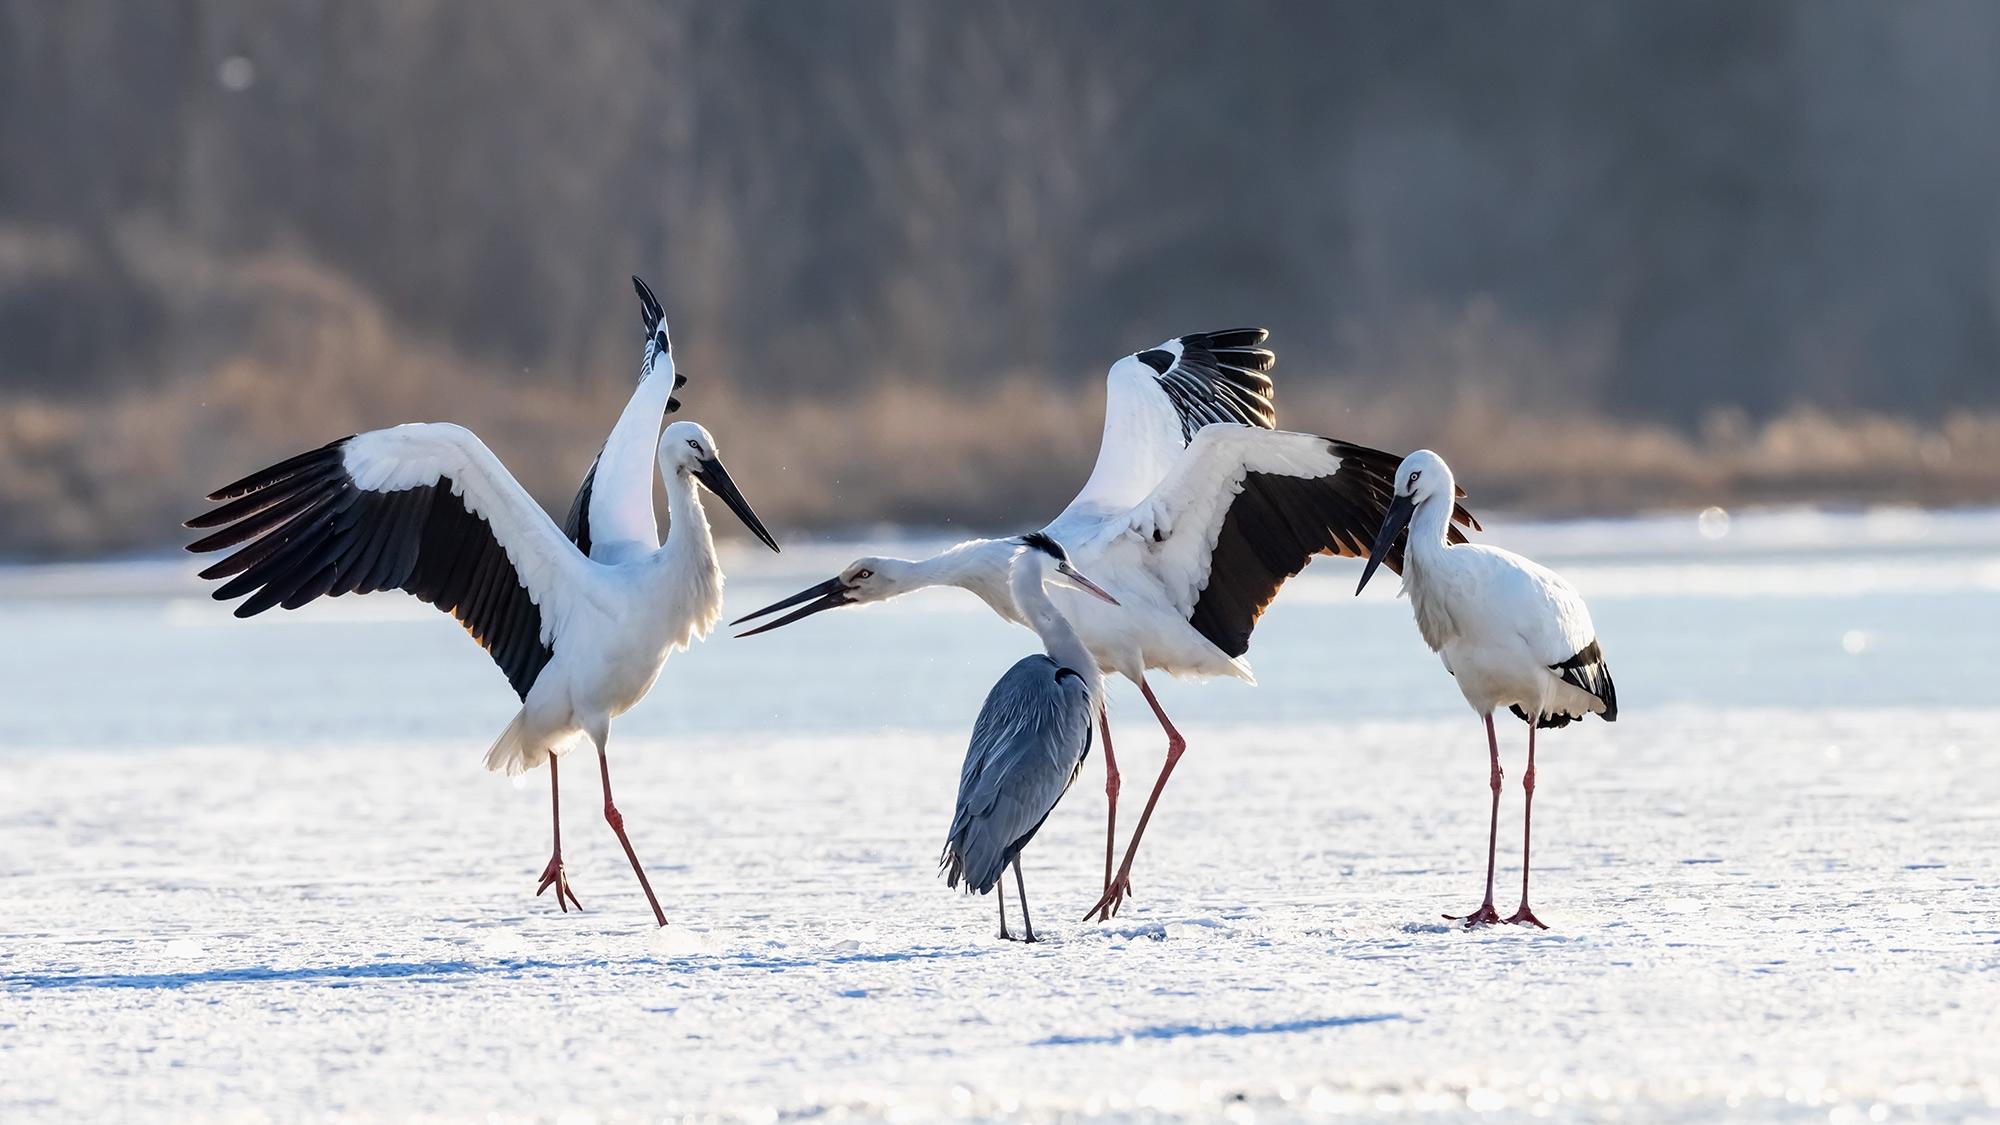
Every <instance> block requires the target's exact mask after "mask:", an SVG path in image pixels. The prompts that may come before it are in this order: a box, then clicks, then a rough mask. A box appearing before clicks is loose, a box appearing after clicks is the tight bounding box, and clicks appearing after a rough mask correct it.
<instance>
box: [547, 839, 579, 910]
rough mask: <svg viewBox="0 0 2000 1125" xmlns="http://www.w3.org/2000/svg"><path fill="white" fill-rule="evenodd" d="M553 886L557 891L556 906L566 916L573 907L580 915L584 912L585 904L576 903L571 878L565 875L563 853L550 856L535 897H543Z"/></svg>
mask: <svg viewBox="0 0 2000 1125" xmlns="http://www.w3.org/2000/svg"><path fill="white" fill-rule="evenodd" d="M551 886H553V887H554V888H555V889H556V905H557V906H560V907H562V911H563V913H564V914H568V913H569V908H570V907H571V906H574V907H576V909H577V911H578V913H581V912H582V911H583V904H582V903H580V902H578V901H576V892H575V891H573V890H570V888H569V876H568V875H566V874H564V873H563V861H562V853H561V852H557V853H556V854H554V855H552V856H550V857H549V865H548V866H547V867H544V868H542V881H541V883H540V885H538V886H536V887H535V897H536V898H540V897H542V892H543V891H546V890H548V889H549V888H550V887H551ZM565 899H567V900H568V901H564V900H565Z"/></svg>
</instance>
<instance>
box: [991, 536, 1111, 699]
mask: <svg viewBox="0 0 2000 1125" xmlns="http://www.w3.org/2000/svg"><path fill="white" fill-rule="evenodd" d="M1049 568H1050V564H1048V563H1044V562H1042V561H1040V560H1038V559H1025V558H1024V559H1021V560H1019V561H1017V562H1015V563H1014V567H1013V574H1012V575H1011V576H1010V578H1009V582H1008V584H1009V586H1010V592H1011V593H1012V594H1013V600H1014V604H1015V605H1017V606H1019V607H1020V611H1021V614H1022V616H1024V617H1026V618H1027V619H1028V628H1030V629H1033V630H1034V631H1035V635H1036V636H1039V637H1040V638H1042V648H1043V649H1044V650H1045V651H1046V652H1047V653H1048V654H1049V657H1050V658H1051V659H1053V660H1054V661H1055V662H1056V663H1057V664H1060V665H1062V666H1063V667H1065V668H1071V669H1074V670H1075V671H1077V672H1080V673H1082V675H1083V677H1084V682H1085V683H1087V684H1089V685H1090V688H1091V692H1092V694H1093V695H1094V694H1096V692H1097V690H1098V687H1097V685H1098V683H1099V677H1098V671H1097V658H1096V657H1094V656H1092V655H1090V650H1089V649H1088V648H1086V647H1084V643H1083V638H1081V637H1079V636H1077V635H1076V627H1075V626H1073V625H1071V624H1070V623H1069V618H1067V617H1064V616H1063V612H1062V610H1060V609H1057V608H1056V603H1055V600H1054V599H1052V598H1050V597H1049V592H1048V590H1047V589H1046V588H1045V587H1044V586H1043V584H1042V579H1043V577H1044V576H1045V575H1046V573H1047V572H1048V570H1049Z"/></svg>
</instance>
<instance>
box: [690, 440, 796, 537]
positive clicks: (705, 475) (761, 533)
mask: <svg viewBox="0 0 2000 1125" xmlns="http://www.w3.org/2000/svg"><path fill="white" fill-rule="evenodd" d="M694 479H696V480H698V481H700V482H701V483H702V485H703V486H705V487H706V488H707V489H708V490H709V491H710V492H713V493H715V494H716V495H717V496H719V497H721V498H722V502H723V503H724V504H727V505H729V510H730V511H732V512H735V513H736V518H737V519H739V520H742V521H743V526H744V527H747V528H749V529H750V533H751V534H752V535H755V536H756V537H757V538H759V539H761V540H763V541H764V546H766V547H769V548H771V549H772V550H773V551H775V550H777V549H778V541H777V540H776V539H773V538H771V533H770V532H768V531H766V530H764V521H763V520H760V519H758V518H757V513H756V512H753V511H751V510H750V501H748V500H745V499H744V498H743V493H741V492H739V491H737V489H736V482H735V481H733V480H730V479H729V470H728V469H725V468H723V467H722V462H721V461H720V460H717V459H716V458H714V457H710V458H709V459H707V460H706V461H703V462H702V463H701V466H700V467H699V468H697V469H696V470H695V471H694Z"/></svg>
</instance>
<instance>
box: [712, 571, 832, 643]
mask: <svg viewBox="0 0 2000 1125" xmlns="http://www.w3.org/2000/svg"><path fill="white" fill-rule="evenodd" d="M814 599H818V600H817V601H815V600H814ZM853 601H854V598H853V596H852V595H850V594H849V593H848V592H847V586H846V585H845V584H844V583H842V582H841V580H840V576H839V575H835V576H834V577H832V578H829V579H827V580H826V581H824V582H822V583H820V584H819V585H817V586H811V587H808V588H806V589H804V590H800V591H799V592H798V593H796V594H793V595H792V596H791V597H789V598H786V599H785V600H784V601H781V602H772V603H771V604H770V605H767V606H765V607H764V608H763V609H760V610H758V611H757V612H755V613H746V614H744V615H743V616H741V617H739V618H737V619H736V620H734V621H731V622H730V623H729V624H730V627H731V628H734V627H736V626H738V625H741V624H743V623H744V622H745V621H755V620H756V619H758V618H759V617H762V616H764V615H765V614H767V613H776V612H778V611H779V610H781V609H790V608H791V607H793V606H795V605H797V604H799V603H800V602H811V603H812V604H811V605H808V606H806V607H805V608H804V609H801V610H798V611H797V612H794V613H788V614H786V615H785V616H783V617H780V618H778V619H777V620H776V621H767V622H765V623H764V624H762V625H759V626H757V627H756V628H755V629H752V630H750V631H749V632H747V633H738V634H736V635H737V636H739V637H754V636H756V635H757V634H759V633H765V632H769V631H770V630H772V629H776V628H777V627H778V626H780V625H790V624H791V623H792V622H794V621H797V620H799V619H800V618H802V617H811V616H812V615H813V614H815V613H818V612H820V611H821V610H825V609H838V608H840V607H841V606H844V605H847V604H849V603H851V602H853Z"/></svg>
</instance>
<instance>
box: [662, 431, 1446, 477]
mask: <svg viewBox="0 0 2000 1125" xmlns="http://www.w3.org/2000/svg"><path fill="white" fill-rule="evenodd" d="M688 448H689V449H692V450H694V451H695V452H696V453H700V452H701V443H700V442H698V441H696V440H694V439H693V438H689V439H688ZM1410 479H1411V480H1415V479H1417V478H1415V477H1411V478H1410Z"/></svg>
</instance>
